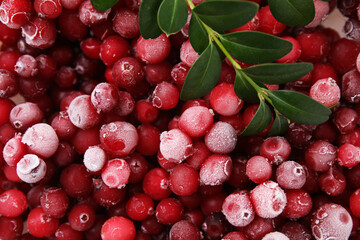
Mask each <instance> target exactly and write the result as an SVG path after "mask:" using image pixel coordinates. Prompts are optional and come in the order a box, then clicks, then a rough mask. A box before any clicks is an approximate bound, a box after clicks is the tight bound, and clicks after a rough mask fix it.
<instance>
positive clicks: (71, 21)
mask: <svg viewBox="0 0 360 240" xmlns="http://www.w3.org/2000/svg"><path fill="white" fill-rule="evenodd" d="M58 23H59V28H60V31H61V33H62V34H63V35H64V36H65V37H66V38H67V39H69V40H70V41H76V40H78V41H79V40H82V39H83V38H84V37H85V36H86V35H87V33H88V28H87V26H86V25H85V24H83V23H82V22H81V21H80V19H79V16H78V12H77V11H71V10H65V9H64V11H62V13H61V14H60V17H59V21H58Z"/></svg>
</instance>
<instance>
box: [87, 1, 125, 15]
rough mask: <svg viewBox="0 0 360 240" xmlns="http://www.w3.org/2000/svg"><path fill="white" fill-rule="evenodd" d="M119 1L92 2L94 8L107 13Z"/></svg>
mask: <svg viewBox="0 0 360 240" xmlns="http://www.w3.org/2000/svg"><path fill="white" fill-rule="evenodd" d="M118 1H119V0H91V4H92V6H93V7H94V8H95V9H96V10H98V11H99V12H105V11H106V10H108V9H109V8H111V7H112V6H114V5H115V4H116V3H117V2H118Z"/></svg>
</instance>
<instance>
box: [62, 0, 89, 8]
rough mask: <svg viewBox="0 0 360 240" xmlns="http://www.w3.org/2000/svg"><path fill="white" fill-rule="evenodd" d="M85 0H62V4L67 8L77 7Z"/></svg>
mask: <svg viewBox="0 0 360 240" xmlns="http://www.w3.org/2000/svg"><path fill="white" fill-rule="evenodd" d="M83 1H84V0H60V2H61V5H62V6H63V7H64V8H67V9H77V8H79V6H80V4H81V3H82V2H83Z"/></svg>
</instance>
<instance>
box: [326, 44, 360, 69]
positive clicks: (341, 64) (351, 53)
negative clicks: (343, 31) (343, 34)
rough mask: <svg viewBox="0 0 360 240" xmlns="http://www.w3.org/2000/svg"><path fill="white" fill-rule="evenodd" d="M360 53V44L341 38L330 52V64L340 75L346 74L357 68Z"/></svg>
mask: <svg viewBox="0 0 360 240" xmlns="http://www.w3.org/2000/svg"><path fill="white" fill-rule="evenodd" d="M359 52H360V44H359V43H358V42H356V41H354V40H350V39H347V38H341V39H339V40H338V41H336V42H335V43H334V44H333V46H332V47H331V49H330V52H329V62H330V64H331V65H332V66H333V67H334V68H335V70H336V72H337V73H339V74H344V73H346V72H348V71H350V70H351V69H352V68H354V67H355V63H356V58H357V56H358V54H359Z"/></svg>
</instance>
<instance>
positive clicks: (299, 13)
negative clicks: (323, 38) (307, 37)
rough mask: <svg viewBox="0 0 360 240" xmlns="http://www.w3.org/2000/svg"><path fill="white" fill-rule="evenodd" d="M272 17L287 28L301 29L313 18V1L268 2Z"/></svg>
mask: <svg viewBox="0 0 360 240" xmlns="http://www.w3.org/2000/svg"><path fill="white" fill-rule="evenodd" d="M268 2H269V7H270V11H271V13H272V15H273V16H274V17H275V19H276V20H278V21H279V22H281V23H284V24H286V25H288V26H296V27H301V26H305V25H307V24H309V23H310V22H311V21H312V20H313V19H314V17H315V6H314V2H313V0H269V1H268Z"/></svg>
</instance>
